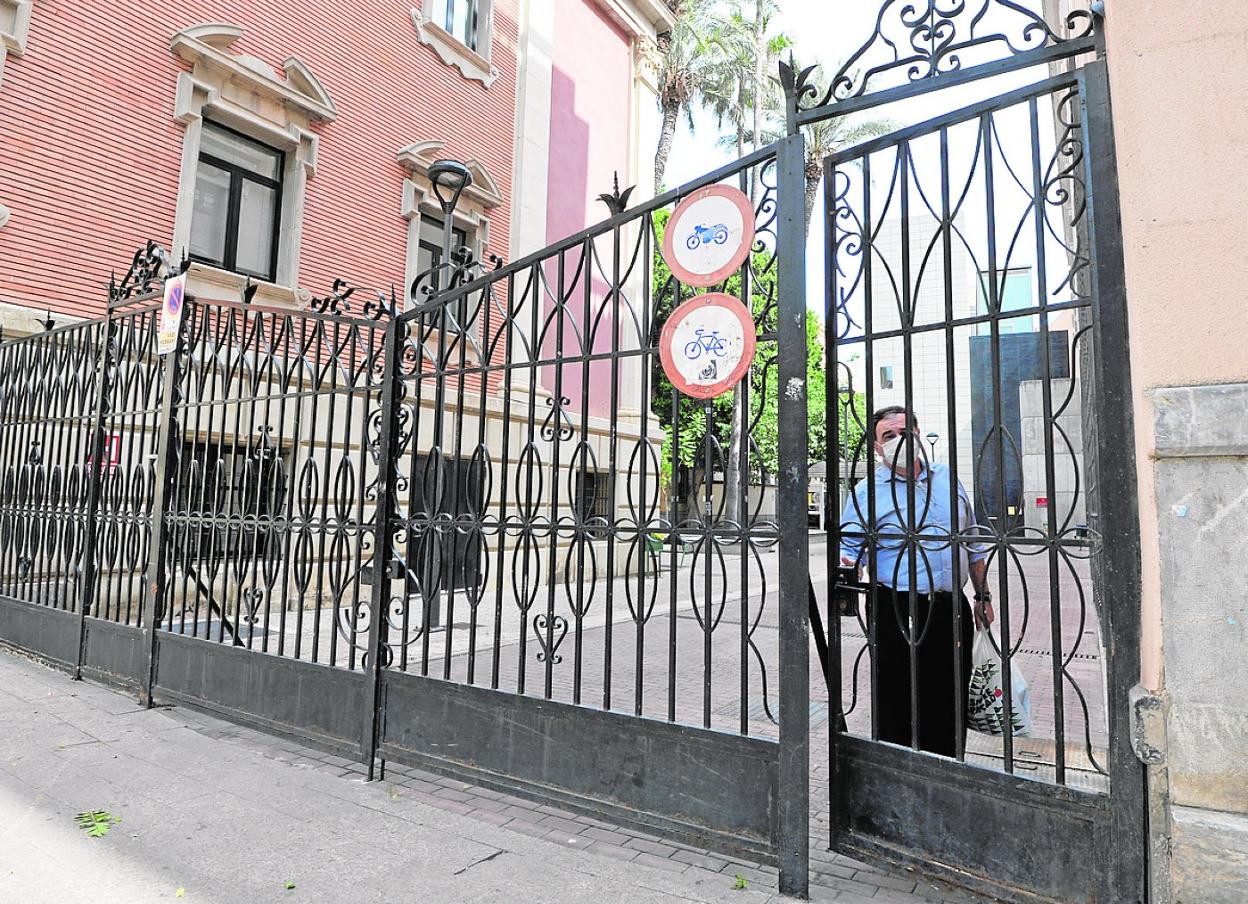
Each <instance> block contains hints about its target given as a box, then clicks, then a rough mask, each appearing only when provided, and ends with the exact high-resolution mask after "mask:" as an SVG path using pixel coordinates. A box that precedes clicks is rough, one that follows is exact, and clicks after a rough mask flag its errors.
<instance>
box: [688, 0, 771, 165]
mask: <svg viewBox="0 0 1248 904" xmlns="http://www.w3.org/2000/svg"><path fill="white" fill-rule="evenodd" d="M777 10H778V6H777V3H776V0H755V3H754V8H753V15H751V16H746V15H744V14H743V13H742V12H741V11H740V9H738V10H737V11H736V12H733V13H731V14H729V16H728V18H727V20H726V22H725V23H724V29H723V31H722V32H721V34H720V36H719V45H720V48H721V52H722V54H723V57H722V60H721V61H720V64H719V65H718V66H717V67H716V73H715V76H714V77H713V78H712V79H711V81H710V83H709V84H708V85H707V88H706V90H705V91H704V95H703V96H704V99H705V102H706V104H707V106H708V107H709V108H710V110H711V112H712V113H714V114H715V119H716V125H717V126H718V127H719V128H721V129H722V128H723V127H724V123H725V122H727V123H728V125H729V126H730V127H731V132H730V133H728V134H726V135H725V136H724V137H723V138H722V139H721V144H722V145H724V146H732V145H733V142H734V140H735V147H736V151H737V154H738V156H744V155H745V153H746V152H747V151H750V150H758V148H759V147H761V143H760V142H758V141H755V140H754V138H753V136H756V135H758V134H759V130H760V124H761V123H762V122H763V121H765V120H767V119H769V118H770V117H772V116H777V115H782V114H783V112H784V96H783V94H782V93H781V92H780V91H779V90H778V88H777V85H776V82H775V80H774V79H772V78H771V77H770V76H769V75H768V73H769V72H770V71H771V70H772V69H774V68H775V66H776V62H777V61H778V60H779V59H780V55H781V54H782V53H783V52H784V51H785V50H786V49H787V48H788V47H789V46H790V45H791V43H792V41H790V39H789V37H788V36H787V35H785V34H782V33H773V32H772V21H773V19H774V17H775V15H776V12H777ZM747 145H749V147H747Z"/></svg>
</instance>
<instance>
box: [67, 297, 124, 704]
mask: <svg viewBox="0 0 1248 904" xmlns="http://www.w3.org/2000/svg"><path fill="white" fill-rule="evenodd" d="M99 336H100V361H99V364H98V365H97V369H96V374H97V376H96V393H95V419H94V423H93V424H92V427H91V455H90V458H89V459H88V460H89V461H90V462H91V471H90V473H89V474H88V479H89V480H90V481H91V483H90V486H89V488H88V490H87V514H86V521H85V522H84V523H83V532H84V533H83V550H82V582H81V583H80V584H79V595H78V658H77V660H76V661H75V663H74V680H75V681H80V680H81V679H82V662H83V659H84V658H85V657H86V653H87V650H86V646H87V609H88V608H90V606H91V605H92V604H93V603H94V602H95V591H96V562H95V559H96V546H97V543H98V540H99V528H98V526H97V525H96V514H97V513H98V512H99V510H100V490H101V484H102V483H103V480H104V467H105V465H104V446H105V443H104V429H105V425H106V423H107V414H106V408H107V406H108V391H109V385H108V384H109V378H110V375H111V373H112V365H113V364H114V363H115V362H114V361H113V360H112V338H113V312H112V309H111V308H109V309H107V310H106V311H105V313H104V321H103V322H102V323H101V324H100V327H99Z"/></svg>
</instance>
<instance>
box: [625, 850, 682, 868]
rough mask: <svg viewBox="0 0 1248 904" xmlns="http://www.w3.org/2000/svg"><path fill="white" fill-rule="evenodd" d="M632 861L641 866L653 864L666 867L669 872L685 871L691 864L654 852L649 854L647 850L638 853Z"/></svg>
mask: <svg viewBox="0 0 1248 904" xmlns="http://www.w3.org/2000/svg"><path fill="white" fill-rule="evenodd" d="M632 862H633V863H636V864H640V865H641V866H653V867H657V868H658V869H665V870H667V871H668V872H673V873H683V872H684V871H685V870H686V869H688V868H689V865H688V864H686V863H678V862H677V861H675V860H670V859H668V858H667V857H656V856H655V855H654V854H649V853H647V852H645V851H641V852H640V853H638V854H637V856H636V857H635V858H634V859H633V861H632Z"/></svg>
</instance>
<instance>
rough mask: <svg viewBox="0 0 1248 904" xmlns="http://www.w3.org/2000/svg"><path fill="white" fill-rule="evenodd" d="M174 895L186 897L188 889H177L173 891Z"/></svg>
mask: <svg viewBox="0 0 1248 904" xmlns="http://www.w3.org/2000/svg"><path fill="white" fill-rule="evenodd" d="M173 896H174V897H175V898H185V897H186V889H185V888H179V889H178V890H177V891H175V892H174V893H173Z"/></svg>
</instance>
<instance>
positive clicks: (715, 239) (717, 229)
mask: <svg viewBox="0 0 1248 904" xmlns="http://www.w3.org/2000/svg"><path fill="white" fill-rule="evenodd" d="M726 241H728V227H727V226H725V225H724V224H723V223H716V224H715V225H714V226H694V227H693V233H692V234H691V235H690V236H689V238H687V239H685V246H686V247H687V248H688V249H689V250H690V251H696V250H698V248H700V247H701V246H702V245H710V244H712V243H714V244H716V245H722V244H724V242H726Z"/></svg>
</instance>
